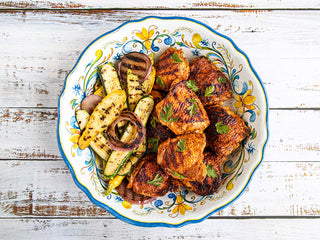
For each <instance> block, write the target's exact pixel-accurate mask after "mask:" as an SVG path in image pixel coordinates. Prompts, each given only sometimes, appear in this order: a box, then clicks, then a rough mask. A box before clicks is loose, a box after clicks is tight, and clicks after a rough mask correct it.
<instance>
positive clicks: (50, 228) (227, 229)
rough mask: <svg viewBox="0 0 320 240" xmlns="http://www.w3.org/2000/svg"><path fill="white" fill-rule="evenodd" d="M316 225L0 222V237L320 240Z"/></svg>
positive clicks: (316, 221) (213, 221) (311, 221)
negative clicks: (148, 225) (169, 226)
mask: <svg viewBox="0 0 320 240" xmlns="http://www.w3.org/2000/svg"><path fill="white" fill-rule="evenodd" d="M319 224H320V220H319V219H238V220H233V219H209V220H206V221H204V222H202V223H198V224H194V225H187V226H184V227H181V228H177V229H167V228H163V227H160V228H141V227H137V226H132V225H129V224H125V223H122V222H120V220H113V219H112V220H106V219H2V220H0V237H1V239H20V240H25V239H26V240H29V239H35V240H38V239H47V240H50V239H53V240H56V239H66V240H71V239H74V240H79V239H88V238H90V239H115V240H118V239H129V240H130V239H146V240H151V239H152V240H160V239H161V240H163V239H167V240H169V239H184V240H193V239H205V240H212V239H255V240H270V239H274V240H295V239H308V240H316V239H319V233H320V231H319V228H318V226H319ZM17 229H19V230H18V231H17ZM3 230H5V231H3Z"/></svg>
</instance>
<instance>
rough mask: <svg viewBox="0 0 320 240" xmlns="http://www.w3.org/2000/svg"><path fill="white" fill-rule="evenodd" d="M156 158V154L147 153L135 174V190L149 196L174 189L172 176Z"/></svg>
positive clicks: (133, 188) (155, 195) (160, 194)
mask: <svg viewBox="0 0 320 240" xmlns="http://www.w3.org/2000/svg"><path fill="white" fill-rule="evenodd" d="M156 159H157V155H155V154H153V155H147V156H146V157H144V159H142V161H141V163H139V166H137V168H136V169H135V172H134V174H133V175H134V178H133V181H132V190H133V192H135V193H138V194H141V195H144V196H148V197H159V196H163V195H165V194H166V193H167V192H168V191H171V190H172V184H171V178H170V176H169V175H167V174H166V173H165V172H164V171H163V170H162V169H161V168H160V166H159V165H158V164H157V163H156ZM129 187H130V186H129Z"/></svg>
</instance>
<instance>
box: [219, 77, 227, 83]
mask: <svg viewBox="0 0 320 240" xmlns="http://www.w3.org/2000/svg"><path fill="white" fill-rule="evenodd" d="M218 82H219V83H226V82H227V79H225V78H223V77H219V78H218Z"/></svg>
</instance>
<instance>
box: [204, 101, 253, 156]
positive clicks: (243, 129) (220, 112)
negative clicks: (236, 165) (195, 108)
mask: <svg viewBox="0 0 320 240" xmlns="http://www.w3.org/2000/svg"><path fill="white" fill-rule="evenodd" d="M206 109H207V112H208V115H209V118H210V122H211V124H210V126H209V127H208V128H207V129H206V132H205V133H206V137H207V143H208V145H209V146H210V148H211V149H212V150H213V151H214V152H215V154H217V155H219V156H221V155H229V154H230V153H232V152H233V151H234V150H235V149H237V148H238V147H239V145H240V143H241V141H242V140H243V139H245V138H246V137H248V136H249V134H250V130H249V128H248V127H247V125H246V124H245V122H244V121H243V120H242V119H241V118H240V117H239V116H238V115H237V114H235V113H234V112H232V111H231V110H230V108H229V107H219V106H209V107H207V108H206Z"/></svg>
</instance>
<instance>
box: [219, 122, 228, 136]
mask: <svg viewBox="0 0 320 240" xmlns="http://www.w3.org/2000/svg"><path fill="white" fill-rule="evenodd" d="M215 126H216V130H217V133H219V134H224V133H228V132H229V131H230V128H229V127H228V126H227V125H223V123H222V121H220V122H217V123H216V124H215Z"/></svg>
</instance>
